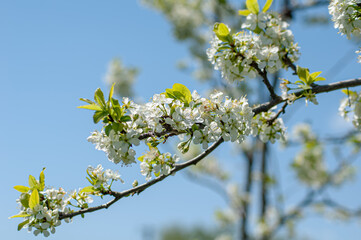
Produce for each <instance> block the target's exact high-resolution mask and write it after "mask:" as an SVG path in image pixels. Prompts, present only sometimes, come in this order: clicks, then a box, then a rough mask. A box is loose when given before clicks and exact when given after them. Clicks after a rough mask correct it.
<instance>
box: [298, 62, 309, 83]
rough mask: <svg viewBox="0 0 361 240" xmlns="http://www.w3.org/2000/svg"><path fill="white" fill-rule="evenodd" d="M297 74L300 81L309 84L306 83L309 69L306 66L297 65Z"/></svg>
mask: <svg viewBox="0 0 361 240" xmlns="http://www.w3.org/2000/svg"><path fill="white" fill-rule="evenodd" d="M297 75H298V77H299V78H300V79H301V81H302V82H304V83H306V84H307V85H309V84H308V76H309V70H308V69H307V68H303V67H300V66H297Z"/></svg>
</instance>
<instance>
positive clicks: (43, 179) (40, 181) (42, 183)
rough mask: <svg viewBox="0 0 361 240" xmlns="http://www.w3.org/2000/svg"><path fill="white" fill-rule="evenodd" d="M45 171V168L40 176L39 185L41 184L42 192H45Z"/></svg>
mask: <svg viewBox="0 0 361 240" xmlns="http://www.w3.org/2000/svg"><path fill="white" fill-rule="evenodd" d="M44 170H45V168H43V170H42V171H41V173H40V176H39V183H40V189H39V190H40V191H43V190H44V188H45V174H44Z"/></svg>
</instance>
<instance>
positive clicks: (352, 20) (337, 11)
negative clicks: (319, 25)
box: [328, 0, 361, 38]
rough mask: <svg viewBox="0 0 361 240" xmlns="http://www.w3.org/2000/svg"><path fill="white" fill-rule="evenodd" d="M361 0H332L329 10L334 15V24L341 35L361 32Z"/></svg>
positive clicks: (349, 35) (348, 36) (348, 35)
mask: <svg viewBox="0 0 361 240" xmlns="http://www.w3.org/2000/svg"><path fill="white" fill-rule="evenodd" d="M360 4H361V1H360V0H332V1H331V3H330V5H329V7H328V10H329V12H330V14H331V15H332V21H334V22H335V23H334V26H335V28H337V29H338V30H339V33H340V34H341V35H343V34H346V36H347V38H350V37H351V34H353V35H355V36H357V35H360V34H361V6H360Z"/></svg>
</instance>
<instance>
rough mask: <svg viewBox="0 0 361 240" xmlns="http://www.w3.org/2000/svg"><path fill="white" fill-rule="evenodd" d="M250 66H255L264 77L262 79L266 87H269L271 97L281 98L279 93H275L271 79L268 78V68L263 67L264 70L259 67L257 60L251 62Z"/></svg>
mask: <svg viewBox="0 0 361 240" xmlns="http://www.w3.org/2000/svg"><path fill="white" fill-rule="evenodd" d="M250 66H251V67H253V68H254V69H256V71H257V72H258V74H259V75H260V76H261V77H262V81H263V83H264V84H265V85H266V87H267V89H268V91H269V93H270V95H271V98H272V99H278V98H281V97H280V96H278V95H277V94H276V93H275V91H274V89H273V87H272V85H271V83H270V81H269V80H268V77H267V72H266V70H265V69H263V71H262V70H261V69H260V68H259V67H258V64H257V63H256V62H252V63H251V64H250Z"/></svg>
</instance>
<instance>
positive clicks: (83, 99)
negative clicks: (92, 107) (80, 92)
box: [80, 98, 95, 104]
mask: <svg viewBox="0 0 361 240" xmlns="http://www.w3.org/2000/svg"><path fill="white" fill-rule="evenodd" d="M80 101H83V102H86V103H89V104H95V102H93V101H91V100H89V99H86V98H80Z"/></svg>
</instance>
